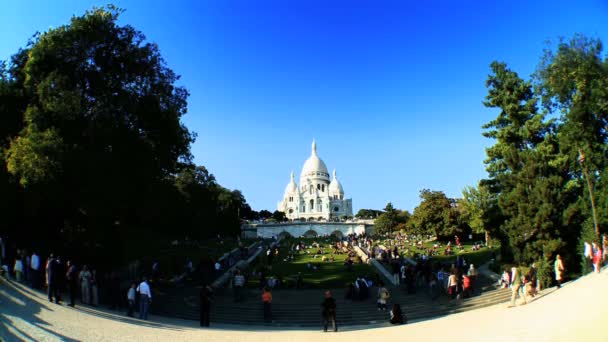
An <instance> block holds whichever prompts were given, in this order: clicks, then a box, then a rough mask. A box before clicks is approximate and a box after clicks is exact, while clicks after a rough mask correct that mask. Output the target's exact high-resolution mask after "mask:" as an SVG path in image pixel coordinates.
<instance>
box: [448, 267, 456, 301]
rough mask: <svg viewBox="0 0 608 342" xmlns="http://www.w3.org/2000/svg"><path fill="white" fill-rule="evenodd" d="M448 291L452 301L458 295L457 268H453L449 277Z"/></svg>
mask: <svg viewBox="0 0 608 342" xmlns="http://www.w3.org/2000/svg"><path fill="white" fill-rule="evenodd" d="M447 291H448V297H449V300H450V301H451V300H452V299H454V298H456V296H457V295H458V277H457V276H456V271H455V270H452V272H451V273H450V276H449V277H448V284H447Z"/></svg>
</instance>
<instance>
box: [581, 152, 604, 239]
mask: <svg viewBox="0 0 608 342" xmlns="http://www.w3.org/2000/svg"><path fill="white" fill-rule="evenodd" d="M578 161H579V163H581V167H582V168H583V175H584V176H585V179H586V180H587V188H588V189H589V198H590V200H591V212H592V213H593V226H594V227H595V234H596V239H597V242H598V243H602V241H601V240H600V227H599V226H598V224H597V212H596V210H595V199H594V198H593V188H592V187H591V180H590V179H589V172H588V171H587V166H586V165H585V153H584V152H583V150H581V149H580V148H579V149H578Z"/></svg>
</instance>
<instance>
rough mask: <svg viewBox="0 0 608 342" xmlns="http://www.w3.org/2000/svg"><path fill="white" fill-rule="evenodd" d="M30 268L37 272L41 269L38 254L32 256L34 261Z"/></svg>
mask: <svg viewBox="0 0 608 342" xmlns="http://www.w3.org/2000/svg"><path fill="white" fill-rule="evenodd" d="M30 267H31V268H32V269H33V270H36V271H38V269H39V268H40V257H39V256H38V255H37V254H32V261H31V262H30Z"/></svg>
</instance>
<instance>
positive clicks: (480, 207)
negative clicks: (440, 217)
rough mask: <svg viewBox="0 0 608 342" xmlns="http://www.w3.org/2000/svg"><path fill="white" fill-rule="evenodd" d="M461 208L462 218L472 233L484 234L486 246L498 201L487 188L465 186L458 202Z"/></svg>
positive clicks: (482, 186) (481, 185)
mask: <svg viewBox="0 0 608 342" xmlns="http://www.w3.org/2000/svg"><path fill="white" fill-rule="evenodd" d="M459 204H460V206H461V208H462V218H463V220H464V221H466V223H467V224H468V226H469V227H470V228H471V230H472V232H473V233H475V234H484V235H485V240H486V245H488V244H489V242H490V241H489V240H490V230H491V229H492V228H493V225H492V223H493V221H495V220H494V219H495V217H496V210H497V207H498V199H497V196H496V194H494V193H492V192H491V191H490V189H489V188H488V187H487V186H484V185H483V184H479V185H478V186H477V187H472V186H467V187H465V188H464V189H463V190H462V199H461V200H460V201H459Z"/></svg>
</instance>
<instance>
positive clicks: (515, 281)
mask: <svg viewBox="0 0 608 342" xmlns="http://www.w3.org/2000/svg"><path fill="white" fill-rule="evenodd" d="M522 285H523V284H522V281H521V274H520V272H519V269H518V268H517V267H512V268H511V304H510V305H509V307H514V306H515V301H516V300H517V297H518V296H519V295H520V288H521V287H522ZM522 297H523V300H524V302H523V304H527V303H528V301H527V300H526V292H525V291H523V295H522Z"/></svg>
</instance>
